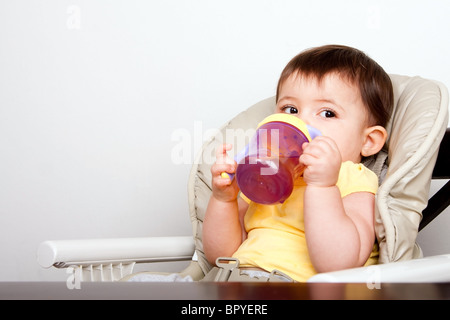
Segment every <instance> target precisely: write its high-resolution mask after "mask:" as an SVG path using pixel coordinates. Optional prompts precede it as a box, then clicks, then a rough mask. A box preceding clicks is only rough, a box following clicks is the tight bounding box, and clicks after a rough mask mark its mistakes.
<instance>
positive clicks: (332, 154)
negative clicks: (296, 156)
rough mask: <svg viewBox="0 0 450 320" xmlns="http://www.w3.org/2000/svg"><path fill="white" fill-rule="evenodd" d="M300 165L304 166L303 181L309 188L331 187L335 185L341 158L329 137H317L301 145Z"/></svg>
mask: <svg viewBox="0 0 450 320" xmlns="http://www.w3.org/2000/svg"><path fill="white" fill-rule="evenodd" d="M302 147H303V154H302V155H301V156H300V163H301V164H303V165H305V167H306V168H305V171H303V179H304V180H305V182H306V184H307V185H309V186H316V187H331V186H334V185H336V183H337V180H338V177H339V170H340V168H341V163H342V158H341V153H340V152H339V149H338V147H337V145H336V143H335V142H334V140H333V139H332V138H330V137H326V136H319V137H316V138H315V139H313V140H312V141H311V142H309V143H308V142H305V143H304V144H303V146H302Z"/></svg>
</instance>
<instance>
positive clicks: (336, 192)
mask: <svg viewBox="0 0 450 320" xmlns="http://www.w3.org/2000/svg"><path fill="white" fill-rule="evenodd" d="M276 103H277V104H276V110H275V112H276V113H288V114H291V115H292V116H296V117H299V118H300V119H302V120H303V121H304V122H305V123H306V124H308V125H310V126H312V127H315V128H317V129H318V130H319V131H320V132H321V133H322V135H321V136H318V137H316V138H315V139H313V140H312V141H311V142H309V143H304V144H303V146H302V148H303V154H302V155H301V156H300V159H299V161H300V163H301V164H302V165H304V166H305V170H304V172H303V175H302V177H300V178H299V179H298V180H297V181H295V186H294V190H293V192H292V194H291V196H290V197H289V198H288V199H287V200H286V201H285V202H284V203H282V204H281V203H280V204H276V205H262V204H258V203H254V202H251V201H249V200H248V199H246V198H245V197H241V196H239V187H238V186H237V183H236V179H233V180H230V179H229V178H224V177H223V176H222V175H221V173H222V172H227V173H235V171H236V166H237V164H236V162H235V161H234V160H233V159H231V158H230V157H228V156H227V151H229V150H231V148H232V146H231V145H229V144H226V145H223V146H221V147H220V148H218V150H217V152H216V162H215V164H214V165H213V166H212V168H211V172H212V196H211V198H210V201H209V204H208V208H207V211H206V214H205V219H204V224H203V246H204V251H205V254H206V257H207V259H208V261H209V262H210V263H212V264H214V263H215V261H216V259H217V258H218V257H233V258H237V259H238V260H239V262H240V265H241V266H243V267H252V268H257V269H261V270H263V271H267V272H271V271H273V270H278V271H281V272H283V273H285V274H287V275H288V276H290V277H291V278H292V279H294V280H296V281H306V280H307V279H308V278H309V277H311V276H312V275H314V274H315V273H317V272H328V271H334V270H340V269H345V268H352V267H358V266H363V265H367V264H372V263H376V261H377V253H378V252H377V246H376V239H375V231H374V211H375V204H374V203H375V194H376V192H377V188H378V178H377V176H376V175H375V174H374V173H373V172H372V171H370V170H369V169H367V168H366V167H364V166H363V165H362V164H361V160H362V159H363V157H368V156H371V155H374V154H376V153H377V152H379V151H380V150H381V148H382V147H383V145H384V143H385V141H386V138H387V132H386V129H385V126H386V123H387V121H388V120H389V118H390V116H391V113H392V107H393V90H392V84H391V81H390V78H389V76H388V75H387V74H386V72H385V71H384V70H383V69H382V68H381V67H380V66H379V65H378V64H377V63H376V62H375V61H373V60H372V59H371V58H369V57H368V56H367V55H365V54H364V53H363V52H361V51H359V50H357V49H354V48H350V47H346V46H339V45H328V46H322V47H317V48H312V49H309V50H307V51H304V52H302V53H300V54H299V55H297V56H296V57H294V58H293V59H292V60H291V61H290V62H289V63H288V64H287V66H286V67H285V69H284V70H283V72H282V73H281V76H280V79H279V82H278V87H277V95H276Z"/></svg>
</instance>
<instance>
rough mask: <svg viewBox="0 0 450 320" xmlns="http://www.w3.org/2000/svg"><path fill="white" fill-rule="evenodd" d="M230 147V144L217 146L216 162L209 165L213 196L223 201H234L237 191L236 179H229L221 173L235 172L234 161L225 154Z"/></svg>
mask: <svg viewBox="0 0 450 320" xmlns="http://www.w3.org/2000/svg"><path fill="white" fill-rule="evenodd" d="M231 148H232V145H231V144H223V145H222V146H220V147H218V148H217V150H216V162H215V163H214V164H213V165H212V167H211V174H212V192H213V197H214V198H216V199H217V200H220V201H224V202H229V201H235V200H236V198H237V195H238V192H239V187H238V185H237V182H236V179H233V180H231V179H230V178H229V177H228V176H227V175H223V174H222V173H224V172H226V173H231V174H234V173H235V172H236V167H237V164H236V161H234V160H233V159H231V158H230V157H228V155H227V151H229V150H231Z"/></svg>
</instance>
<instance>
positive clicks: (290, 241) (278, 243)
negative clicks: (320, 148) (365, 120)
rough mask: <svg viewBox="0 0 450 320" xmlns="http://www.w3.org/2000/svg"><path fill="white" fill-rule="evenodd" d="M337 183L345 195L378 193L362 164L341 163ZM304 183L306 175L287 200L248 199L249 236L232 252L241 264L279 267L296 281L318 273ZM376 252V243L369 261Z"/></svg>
mask: <svg viewBox="0 0 450 320" xmlns="http://www.w3.org/2000/svg"><path fill="white" fill-rule="evenodd" d="M336 185H337V186H338V188H339V190H340V193H341V197H342V198H343V197H345V196H346V195H348V194H351V193H354V192H371V193H373V194H375V193H376V192H377V189H378V178H377V176H376V175H375V174H374V173H373V172H372V171H370V170H369V169H367V168H366V167H364V166H363V165H362V164H359V163H358V164H355V163H353V162H350V161H348V162H344V163H343V164H342V166H341V169H340V172H339V178H338V182H337V184H336ZM305 187H306V184H305V182H304V181H303V179H298V180H297V181H296V183H295V185H294V190H293V191H292V194H291V196H290V197H289V198H288V199H286V201H285V202H284V203H280V204H275V205H262V204H258V203H255V202H251V201H250V202H249V208H248V210H247V213H246V215H245V218H244V224H245V228H246V231H247V233H248V237H247V239H246V240H245V241H244V242H243V243H242V244H241V246H240V247H239V248H238V250H237V251H236V252H235V253H234V254H233V257H234V258H238V259H239V261H240V265H241V266H253V267H259V268H262V269H264V270H267V271H269V272H270V271H272V270H274V269H277V270H279V271H282V272H284V273H286V274H287V275H289V276H290V277H292V278H293V279H294V280H297V281H306V280H307V279H308V278H310V277H311V276H313V275H314V274H316V271H315V270H314V267H313V265H312V263H311V261H310V259H309V254H308V250H307V246H306V238H305V227H304V224H303V194H304V192H305ZM243 198H244V199H245V197H243ZM246 200H248V199H246ZM377 253H378V248H377V246H374V250H373V251H372V254H371V257H370V258H369V260H368V262H367V263H366V265H367V264H373V263H376V256H377Z"/></svg>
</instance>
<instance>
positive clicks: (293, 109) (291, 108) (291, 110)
mask: <svg viewBox="0 0 450 320" xmlns="http://www.w3.org/2000/svg"><path fill="white" fill-rule="evenodd" d="M283 112H285V113H289V114H295V113H298V109H297V108H296V107H294V106H286V107H284V108H283Z"/></svg>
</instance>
